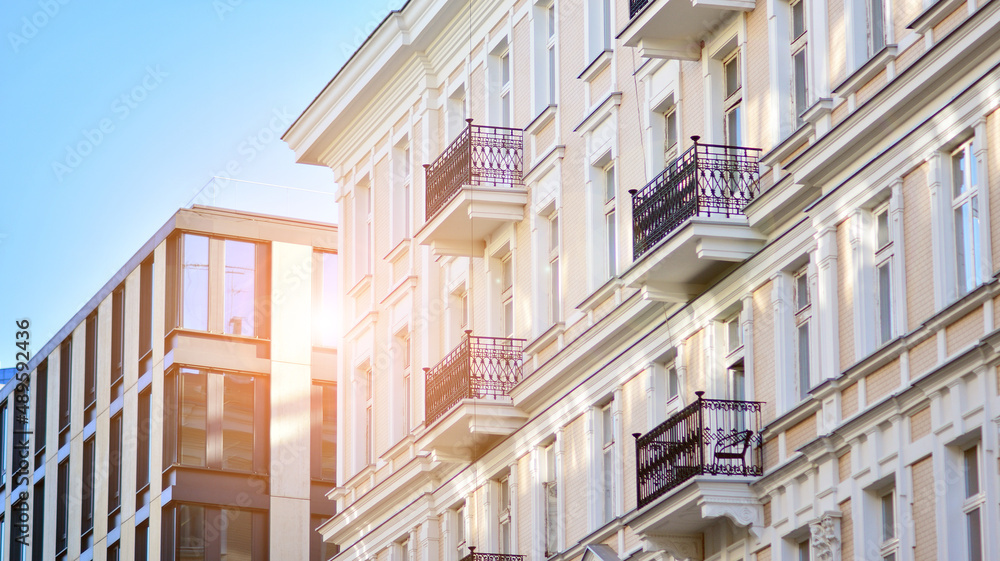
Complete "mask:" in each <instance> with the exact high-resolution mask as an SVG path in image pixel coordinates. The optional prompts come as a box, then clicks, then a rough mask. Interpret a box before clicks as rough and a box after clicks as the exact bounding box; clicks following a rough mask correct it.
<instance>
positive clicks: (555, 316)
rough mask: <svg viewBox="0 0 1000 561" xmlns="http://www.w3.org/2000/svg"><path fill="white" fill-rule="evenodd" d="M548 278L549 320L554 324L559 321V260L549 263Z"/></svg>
mask: <svg viewBox="0 0 1000 561" xmlns="http://www.w3.org/2000/svg"><path fill="white" fill-rule="evenodd" d="M549 278H550V279H551V280H552V286H550V287H549V312H550V314H549V316H550V317H549V319H550V320H551V321H552V322H553V323H555V322H557V321H559V306H560V303H561V299H560V296H559V258H558V257H557V258H555V259H553V260H552V262H551V263H549Z"/></svg>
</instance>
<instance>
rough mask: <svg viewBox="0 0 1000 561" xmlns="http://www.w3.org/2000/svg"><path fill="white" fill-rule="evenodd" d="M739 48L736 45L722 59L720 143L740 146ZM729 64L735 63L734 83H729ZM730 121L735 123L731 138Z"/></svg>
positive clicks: (741, 138) (741, 104) (740, 63)
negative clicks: (721, 138)
mask: <svg viewBox="0 0 1000 561" xmlns="http://www.w3.org/2000/svg"><path fill="white" fill-rule="evenodd" d="M740 50H741V49H740V46H739V45H737V46H736V47H735V48H734V49H733V50H732V51H731V52H730V53H729V54H727V55H726V56H725V57H723V59H722V98H723V102H722V115H723V117H722V130H723V142H722V143H723V144H725V145H727V146H742V145H743V144H744V142H745V139H744V138H743V136H744V133H743V55H742V53H741V52H740ZM730 64H734V65H735V69H736V73H735V76H736V84H730V83H729V77H728V75H727V74H728V73H727V69H728V68H729V65H730ZM731 123H735V125H736V131H735V133H736V134H735V136H736V138H733V136H734V135H733V130H732V129H731Z"/></svg>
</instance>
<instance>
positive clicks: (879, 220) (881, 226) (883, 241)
mask: <svg viewBox="0 0 1000 561" xmlns="http://www.w3.org/2000/svg"><path fill="white" fill-rule="evenodd" d="M875 231H876V238H877V240H878V249H882V248H883V247H885V246H887V245H889V211H887V210H885V211H882V212H880V213H878V215H876V216H875Z"/></svg>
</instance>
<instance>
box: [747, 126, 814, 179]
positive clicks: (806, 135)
mask: <svg viewBox="0 0 1000 561" xmlns="http://www.w3.org/2000/svg"><path fill="white" fill-rule="evenodd" d="M814 130H815V127H814V126H813V124H812V123H811V122H808V121H807V122H806V123H805V124H803V125H802V126H800V127H799V129H798V130H797V131H795V132H793V133H792V134H790V135H788V136H787V137H785V139H784V140H782V141H781V143H780V144H778V145H777V146H775V147H774V148H773V149H771V151H770V152H768V153H767V154H764V156H762V157H761V159H760V163H761V164H762V165H765V166H767V167H769V168H774V167H775V166H777V165H779V164H780V163H781V161H782V160H784V159H785V158H787V157H788V156H790V155H791V154H792V153H793V152H795V151H796V150H798V149H799V147H800V146H802V145H803V144H805V143H807V142H809V139H810V137H812V134H813V131H814Z"/></svg>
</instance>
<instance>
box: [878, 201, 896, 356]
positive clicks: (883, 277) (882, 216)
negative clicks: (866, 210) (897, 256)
mask: <svg viewBox="0 0 1000 561" xmlns="http://www.w3.org/2000/svg"><path fill="white" fill-rule="evenodd" d="M874 226H875V247H876V249H875V284H876V287H875V331H876V338H877V342H878V345H879V346H881V345H884V344H886V343H888V342H889V341H891V340H892V338H893V333H894V331H893V322H892V309H893V306H892V266H893V264H892V261H893V257H894V253H895V252H894V249H893V243H892V231H891V228H890V227H889V207H888V205H886V206H884V207H882V208H880V209H876V211H875V225H874Z"/></svg>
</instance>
